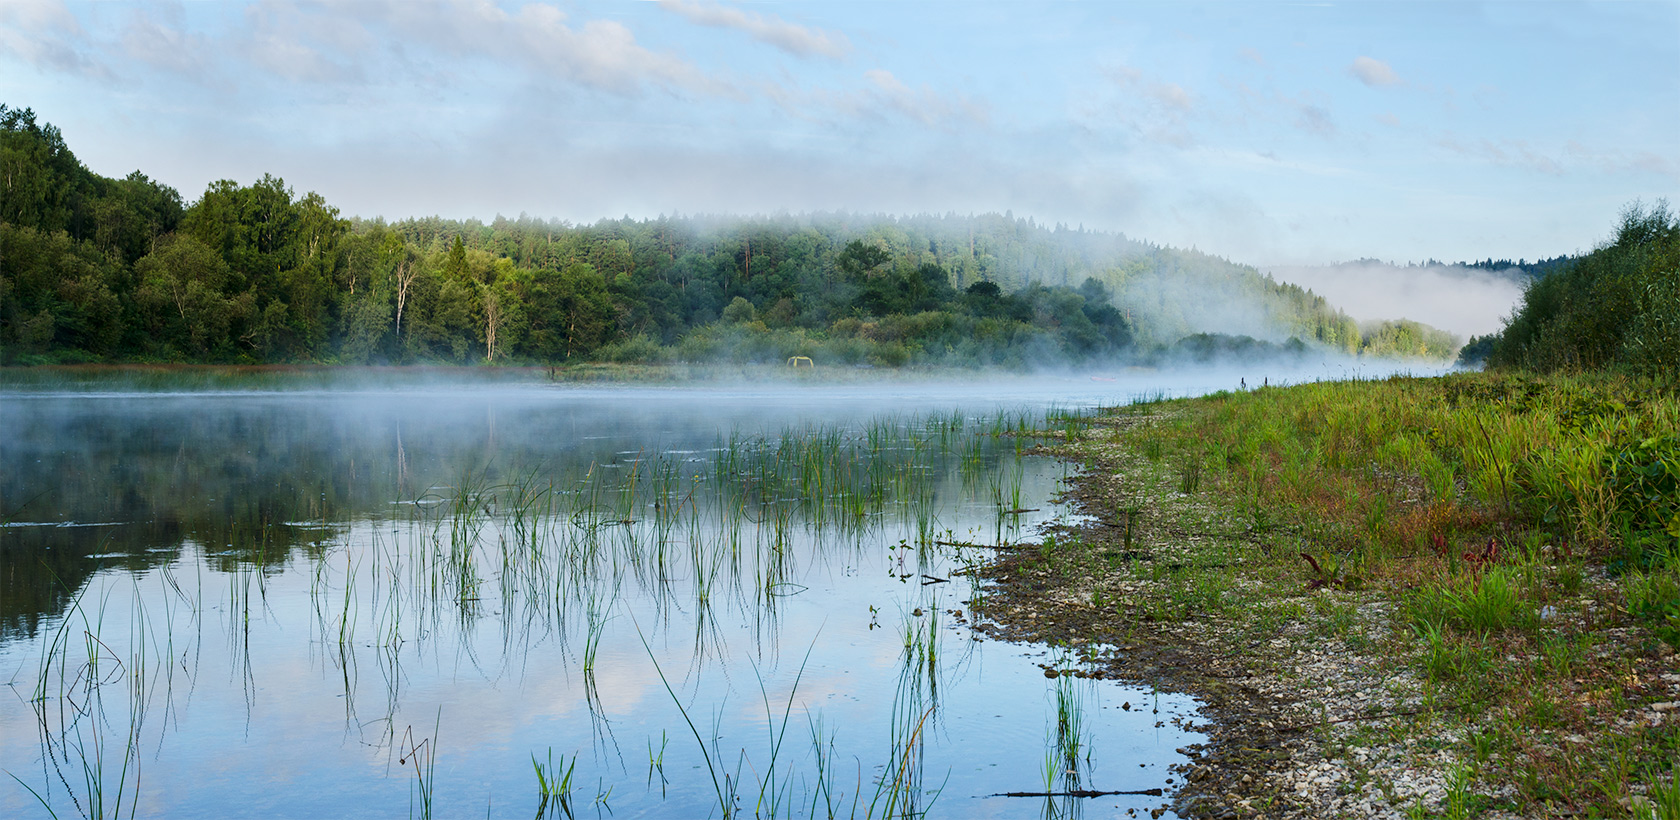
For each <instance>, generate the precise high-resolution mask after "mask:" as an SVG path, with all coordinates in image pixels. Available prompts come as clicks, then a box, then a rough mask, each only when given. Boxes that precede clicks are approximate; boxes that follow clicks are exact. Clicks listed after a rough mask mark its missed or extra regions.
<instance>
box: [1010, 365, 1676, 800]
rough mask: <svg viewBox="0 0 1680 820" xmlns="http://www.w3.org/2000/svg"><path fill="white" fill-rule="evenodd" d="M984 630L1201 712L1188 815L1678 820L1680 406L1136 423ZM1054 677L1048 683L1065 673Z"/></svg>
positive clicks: (1181, 785) (1633, 386) (1262, 401)
mask: <svg viewBox="0 0 1680 820" xmlns="http://www.w3.org/2000/svg"><path fill="white" fill-rule="evenodd" d="M1049 449H1050V450H1051V451H1052V452H1054V453H1055V454H1056V455H1058V456H1060V457H1062V458H1065V459H1068V460H1070V461H1072V462H1074V463H1075V464H1079V465H1082V466H1083V470H1082V471H1081V473H1080V475H1079V476H1078V477H1077V478H1076V479H1075V480H1074V481H1073V482H1072V483H1071V485H1070V489H1069V495H1070V496H1071V497H1072V500H1073V501H1074V502H1075V505H1076V507H1077V509H1078V510H1079V511H1080V512H1082V513H1084V514H1085V515H1086V516H1088V520H1087V521H1086V522H1084V523H1081V524H1078V525H1076V526H1070V527H1065V528H1062V529H1059V530H1056V531H1052V532H1051V533H1049V534H1048V537H1047V538H1046V539H1045V541H1044V543H1043V544H1041V545H1033V546H1031V547H1026V548H1021V549H1014V550H1006V551H1004V552H1002V553H1001V554H1000V556H999V558H998V560H997V561H995V562H994V563H992V564H991V565H989V566H988V567H986V568H984V569H983V570H981V573H982V574H983V576H984V577H986V578H987V579H988V580H989V581H990V582H991V583H990V584H989V587H988V593H987V595H986V596H985V598H984V599H983V601H981V602H980V607H981V611H982V613H983V614H984V615H985V617H986V619H987V620H986V624H985V626H984V629H985V630H986V631H987V632H989V633H990V634H991V635H992V636H994V637H998V638H1005V639H1011V640H1029V641H1042V642H1047V643H1051V644H1065V645H1067V646H1069V647H1070V648H1075V649H1078V650H1081V652H1080V654H1082V655H1083V656H1084V657H1085V658H1086V659H1087V661H1088V663H1087V664H1086V667H1085V670H1084V671H1085V673H1086V674H1096V675H1101V676H1105V677H1118V678H1125V679H1131V680H1136V681H1141V682H1144V683H1149V684H1153V685H1156V686H1159V687H1160V688H1162V689H1164V690H1175V691H1182V692H1188V693H1192V694H1194V695H1196V696H1198V697H1200V698H1202V699H1203V700H1204V702H1205V703H1206V708H1205V709H1204V712H1203V715H1204V717H1205V718H1206V719H1207V725H1206V726H1201V727H1198V728H1199V729H1201V730H1202V731H1205V732H1207V733H1208V737H1209V740H1208V742H1207V743H1206V744H1204V745H1203V746H1202V747H1200V748H1196V749H1192V750H1190V751H1191V752H1193V755H1192V756H1193V758H1194V759H1195V761H1196V762H1195V763H1194V764H1191V765H1190V766H1188V767H1187V768H1186V770H1185V771H1182V772H1180V773H1179V777H1178V778H1176V779H1177V780H1178V782H1177V783H1175V784H1173V785H1174V787H1175V788H1176V789H1177V791H1176V793H1175V794H1174V796H1173V798H1172V801H1171V804H1170V805H1171V807H1172V808H1173V809H1174V810H1176V811H1177V812H1178V813H1180V814H1182V815H1185V816H1193V817H1238V816H1265V817H1331V816H1334V817H1472V816H1482V817H1555V816H1571V815H1579V816H1606V817H1659V818H1672V817H1676V816H1680V789H1677V788H1676V785H1675V778H1676V774H1675V772H1674V771H1673V768H1672V767H1673V765H1674V763H1673V761H1674V760H1676V759H1680V711H1677V704H1680V656H1677V655H1676V646H1677V644H1680V549H1677V547H1676V541H1677V538H1680V509H1677V508H1676V504H1677V503H1680V501H1677V499H1676V498H1675V494H1674V493H1673V487H1674V484H1673V482H1674V481H1675V479H1676V478H1680V402H1677V401H1676V398H1675V396H1674V395H1673V393H1671V392H1663V391H1662V390H1661V389H1659V388H1658V387H1657V386H1655V385H1651V384H1647V383H1636V382H1627V381H1621V380H1616V379H1612V378H1606V377H1591V378H1587V377H1576V378H1547V379H1532V378H1518V377H1509V376H1497V375H1487V374H1461V375H1455V376H1450V377H1444V378H1437V379H1410V378H1395V379H1390V380H1387V381H1381V382H1332V383H1319V384H1309V385H1301V386H1296V387H1289V388H1269V389H1261V390H1255V391H1249V392H1241V393H1228V394H1216V395H1214V396H1210V397H1207V398H1204V399H1195V400H1184V401H1165V402H1155V403H1150V404H1140V405H1133V406H1131V407H1127V408H1120V409H1116V410H1113V411H1110V412H1107V413H1104V414H1102V415H1100V416H1098V417H1096V418H1095V419H1094V420H1093V422H1092V424H1091V425H1090V426H1089V427H1086V428H1084V429H1083V430H1078V429H1074V428H1069V430H1067V431H1063V432H1061V433H1060V434H1059V439H1058V440H1057V442H1056V443H1055V444H1054V445H1053V446H1051V447H1050V448H1049ZM1047 674H1049V672H1047Z"/></svg>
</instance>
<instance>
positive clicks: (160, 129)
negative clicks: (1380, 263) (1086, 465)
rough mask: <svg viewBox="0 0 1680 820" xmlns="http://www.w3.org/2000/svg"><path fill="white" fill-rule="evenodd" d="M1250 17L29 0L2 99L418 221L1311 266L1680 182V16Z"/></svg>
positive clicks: (7, 50) (1451, 243)
mask: <svg viewBox="0 0 1680 820" xmlns="http://www.w3.org/2000/svg"><path fill="white" fill-rule="evenodd" d="M1516 2H1517V3H1519V4H1521V3H1522V2H1523V0H1516ZM1220 9H1221V13H1220V14H1219V15H1216V16H1215V17H1208V16H1206V15H1205V14H1202V13H1201V11H1202V9H1201V7H1197V6H1194V5H1191V4H1184V5H1179V4H1170V5H1159V6H1157V5H1145V6H1111V5H1091V4H1050V5H1047V6H1042V7H1035V8H1034V9H1031V10H1026V9H1021V8H1018V7H1013V6H1007V5H1003V6H998V5H981V6H974V7H967V8H965V9H963V10H962V12H961V13H957V12H956V11H955V10H954V7H952V6H950V5H949V4H942V3H933V2H914V1H912V2H904V3H893V4H850V3H841V2H810V3H801V4H798V5H778V6H774V7H764V6H757V5H749V4H746V3H738V2H728V1H727V0H661V1H660V2H657V3H633V4H625V3H617V2H604V0H567V2H560V0H538V2H518V0H507V2H501V1H500V0H438V2H406V1H405V0H365V1H364V2H356V3H325V2H314V0H248V1H247V2H229V3H225V4H223V3H217V4H206V3H191V4H181V3H170V2H160V3H153V4H143V5H130V4H110V3H98V2H64V0H8V2H0V101H4V102H6V103H7V104H9V105H16V106H29V107H33V108H35V109H36V110H37V111H38V113H39V114H40V115H41V116H42V117H43V118H44V119H46V120H47V121H50V122H54V123H56V124H59V125H60V126H62V127H64V128H65V133H66V136H67V138H68V139H69V140H70V141H71V144H72V146H73V147H74V148H75V150H76V151H77V153H78V156H80V157H82V158H83V160H84V161H85V162H87V163H88V164H89V165H90V167H93V168H95V169H96V170H98V171H100V172H101V173H106V174H110V175H121V174H125V173H127V172H128V171H130V170H133V169H135V168H140V169H142V170H145V171H147V172H148V173H153V174H155V175H159V176H161V177H163V178H164V179H165V181H167V182H169V183H171V184H174V185H176V186H177V187H179V188H180V189H181V190H182V192H183V193H185V194H186V195H187V196H188V197H189V198H190V197H192V196H194V195H195V194H196V193H197V192H199V191H202V190H203V189H204V186H205V185H206V184H207V183H208V182H210V181H211V180H214V179H218V178H223V177H231V178H235V179H239V180H242V181H249V180H251V179H254V178H256V177H257V176H260V175H261V174H262V173H265V172H270V173H275V174H277V175H280V176H283V177H285V178H286V179H287V180H288V181H290V182H291V183H292V184H294V185H295V186H297V187H299V188H300V189H302V190H318V191H320V192H321V193H323V194H324V195H326V196H328V197H329V199H331V200H332V201H334V202H336V203H340V204H341V205H342V207H343V208H344V209H345V210H346V211H347V212H350V213H359V214H364V215H374V214H383V215H385V216H387V217H392V218H399V217H403V216H408V215H415V214H429V213H441V214H445V215H450V216H463V217H467V216H478V217H481V218H490V217H492V216H494V215H495V214H496V213H498V212H500V213H509V214H512V213H518V212H521V211H527V212H530V213H532V214H536V215H542V216H558V217H563V218H568V219H575V220H592V219H596V218H600V217H604V216H619V215H623V214H625V213H629V214H631V215H633V216H654V215H656V214H658V213H660V212H668V211H673V210H681V211H685V212H695V211H710V212H717V211H725V210H759V211H769V210H777V209H794V210H798V209H846V210H854V211H896V212H905V211H911V212H915V211H937V212H944V211H959V212H972V211H986V210H1000V211H1001V210H1013V211H1015V212H1016V213H1018V214H1022V215H1032V216H1035V217H1036V218H1038V219H1039V220H1041V221H1044V222H1050V223H1054V222H1064V223H1066V224H1068V225H1070V226H1077V225H1081V224H1082V225H1085V226H1087V227H1092V228H1102V229H1107V230H1118V231H1123V232H1125V233H1127V234H1129V235H1132V236H1136V237H1140V238H1145V239H1150V240H1154V241H1159V242H1165V243H1171V244H1176V245H1181V246H1195V247H1199V248H1202V249H1205V250H1210V251H1212V252H1215V253H1219V254H1222V255H1225V256H1228V257H1232V258H1236V259H1239V260H1241V261H1254V262H1260V263H1268V262H1270V263H1285V262H1294V261H1324V260H1327V259H1336V258H1355V257H1366V256H1382V257H1388V258H1414V259H1415V258H1425V257H1434V258H1484V257H1488V256H1494V257H1501V256H1508V257H1513V258H1514V257H1519V256H1526V257H1530V258H1534V257H1541V256H1551V255H1556V254H1558V253H1567V252H1571V251H1574V250H1577V249H1581V248H1583V247H1586V246H1590V245H1591V244H1592V242H1594V241H1595V240H1596V239H1597V238H1598V237H1600V236H1602V235H1603V234H1604V233H1605V232H1606V231H1607V230H1608V228H1609V223H1610V222H1611V221H1612V220H1613V218H1614V213H1615V212H1616V210H1617V209H1618V208H1619V207H1620V205H1621V204H1623V203H1625V202H1627V201H1629V200H1632V199H1634V198H1644V199H1647V200H1650V199H1654V198H1656V197H1660V196H1670V197H1674V198H1680V167H1677V164H1676V162H1675V160H1674V158H1675V157H1677V156H1680V136H1677V135H1680V78H1676V77H1675V76H1674V75H1673V72H1672V71H1668V70H1667V69H1669V68H1672V66H1673V65H1674V64H1675V62H1676V61H1680V44H1676V43H1675V42H1674V41H1673V38H1672V37H1663V36H1659V35H1660V34H1661V33H1662V32H1665V31H1667V32H1672V31H1673V30H1674V28H1675V26H1677V25H1680V8H1671V7H1667V6H1663V7H1650V6H1637V7H1636V6H1592V7H1583V8H1580V9H1575V8H1573V7H1571V8H1570V9H1559V8H1556V7H1553V6H1550V5H1546V4H1543V3H1541V4H1537V5H1534V6H1532V7H1531V6H1527V5H1522V6H1520V9H1519V10H1524V11H1527V12H1534V13H1536V14H1539V13H1542V12H1544V13H1545V14H1546V15H1551V16H1552V17H1558V18H1560V22H1558V23H1557V24H1556V25H1555V26H1554V29H1555V30H1553V29H1547V28H1544V27H1536V26H1532V25H1527V24H1522V25H1519V24H1516V23H1506V22H1502V20H1503V19H1504V18H1502V17H1482V18H1475V19H1467V18H1465V17H1464V16H1463V15H1461V14H1458V13H1456V12H1455V11H1454V10H1453V9H1450V8H1443V7H1440V6H1438V5H1434V4H1425V5H1419V6H1406V7H1404V8H1399V7H1388V6H1383V7H1371V6H1367V5H1365V4H1355V5H1353V6H1328V7H1320V6H1299V5H1293V4H1285V3H1261V4H1254V5H1252V6H1250V5H1244V6H1221V7H1220ZM1520 16H1521V15H1518V17H1520ZM1593 31H1607V32H1613V36H1606V37H1605V38H1604V39H1603V40H1602V41H1593V40H1592V39H1591V38H1590V37H1589V36H1588V35H1589V34H1590V33H1591V32H1593ZM1346 42H1359V43H1360V44H1361V45H1360V46H1359V48H1360V52H1358V53H1355V54H1353V55H1351V56H1350V55H1349V54H1348V52H1347V51H1346V49H1345V46H1342V45H1339V44H1341V43H1346ZM1396 66H1398V67H1400V68H1398V69H1397V68H1396ZM1603 76H1616V77H1619V78H1622V80H1621V81H1620V82H1618V83H1615V84H1609V85H1606V84H1605V83H1603V82H1600V81H1598V80H1597V79H1595V78H1600V77H1603ZM1560 110H1568V111H1570V112H1571V116H1569V117H1558V116H1556V112H1557V111H1560Z"/></svg>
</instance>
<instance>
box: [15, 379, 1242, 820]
mask: <svg viewBox="0 0 1680 820" xmlns="http://www.w3.org/2000/svg"><path fill="white" fill-rule="evenodd" d="M1225 386H1230V385H1225V384H1222V383H1213V384H1209V385H1198V384H1189V383H1186V384H1181V385H1177V386H1174V387H1173V388H1172V389H1173V391H1174V392H1197V391H1199V390H1201V389H1205V388H1206V387H1225ZM1141 392H1143V391H1141V390H1139V389H1138V385H1135V384H1125V383H1109V382H1104V381H1097V382H1093V381H1088V380H1084V379H1066V380H1060V381H1054V380H1052V381H1042V380H1041V381H1035V382H1015V383H1005V384H999V385H987V386H985V387H979V386H976V385H964V384H944V385H920V386H916V385H895V386H889V387H884V388H883V387H863V386H841V387H818V386H809V387H744V388H722V387H693V388H588V389H585V388H575V387H548V386H537V385H533V386H498V387H485V386H482V385H480V386H477V387H432V388H420V389H398V390H382V391H355V390H331V391H303V392H239V391H227V392H191V393H166V392H155V391H154V392H144V393H142V392H123V391H120V390H87V389H82V390H59V391H51V390H42V389H32V390H27V391H18V390H13V391H10V392H5V393H0V419H3V426H4V430H5V432H4V435H3V436H0V464H3V465H4V472H3V474H0V515H5V516H7V520H6V521H5V523H4V527H3V528H0V571H3V578H0V676H3V679H4V681H5V683H6V684H7V690H6V691H5V692H3V693H0V768H3V769H4V770H5V771H6V772H7V773H9V774H10V775H12V776H13V777H6V778H4V779H3V781H0V813H3V814H5V815H6V816H13V817H21V816H37V815H39V816H45V815H46V814H47V809H46V808H45V807H43V805H42V803H43V801H44V802H45V803H47V804H50V806H51V808H52V811H53V812H56V814H57V815H58V816H60V817H66V816H76V815H78V814H99V813H101V812H103V813H106V814H109V813H112V812H114V811H118V810H120V811H121V812H123V813H125V814H126V813H127V812H129V811H130V809H133V811H134V814H135V815H137V816H169V817H222V816H230V815H233V816H265V817H317V816H347V817H348V816H355V817H362V816H366V817H404V816H425V815H427V814H428V813H429V814H431V815H434V816H438V817H456V816H468V815H471V816H491V817H529V816H531V815H533V814H534V813H537V814H542V813H544V812H546V814H547V815H548V816H552V817H565V816H567V815H568V814H570V815H573V816H581V815H591V816H602V817H608V816H610V817H698V816H706V815H708V814H710V815H712V816H721V815H722V814H723V813H724V810H723V807H724V806H728V807H730V809H731V810H732V811H738V812H739V813H740V815H741V816H754V815H761V816H762V815H786V816H825V817H826V816H865V815H874V816H888V815H894V816H902V815H907V814H920V813H922V812H927V813H928V814H929V815H930V816H945V817H1028V816H1033V817H1037V816H1043V815H1045V814H1046V813H1047V812H1048V813H1053V814H1057V815H1062V814H1070V813H1072V814H1079V813H1089V814H1090V815H1091V816H1105V817H1106V816H1113V815H1115V814H1122V815H1123V814H1125V813H1126V810H1127V809H1137V810H1139V811H1140V813H1141V811H1142V810H1143V809H1147V808H1154V807H1158V806H1160V805H1161V804H1162V802H1163V801H1162V799H1161V798H1152V797H1144V796H1139V797H1128V796H1116V797H1106V798H1100V799H1092V800H1083V801H1070V800H1057V801H1048V802H1047V801H1044V800H1032V799H1018V798H1004V797H992V796H991V795H993V794H995V793H998V792H1003V791H1043V790H1046V786H1047V785H1048V786H1049V787H1050V788H1052V789H1063V788H1067V787H1070V786H1077V787H1081V788H1088V789H1103V790H1139V789H1150V788H1159V787H1162V786H1163V785H1165V783H1164V781H1165V779H1166V778H1167V777H1168V776H1169V774H1168V772H1167V767H1168V766H1169V765H1171V764H1172V763H1174V762H1177V761H1179V760H1180V759H1181V758H1180V757H1179V756H1178V755H1177V754H1176V753H1175V752H1174V749H1175V748H1177V747H1180V746H1183V745H1185V744H1186V743H1191V742H1195V741H1196V740H1197V739H1198V737H1197V736H1196V735H1194V734H1193V733H1187V732H1185V731H1183V730H1181V729H1180V728H1179V727H1178V725H1177V724H1175V722H1174V720H1175V718H1176V719H1183V718H1186V717H1189V716H1192V715H1193V714H1194V708H1195V704H1194V703H1193V702H1190V701H1188V700H1187V699H1184V698H1180V697H1177V696H1168V695H1156V694H1155V693H1153V692H1152V691H1151V690H1150V689H1149V688H1148V687H1147V685H1145V686H1141V687H1140V686H1135V685H1133V686H1128V685H1122V684H1119V683H1116V682H1112V681H1090V680H1085V679H1079V678H1073V677H1064V678H1057V679H1049V678H1047V677H1046V676H1045V674H1044V669H1043V668H1042V666H1041V664H1050V665H1054V666H1060V667H1065V668H1079V666H1080V655H1079V652H1078V651H1077V650H1068V649H1056V648H1046V647H1042V646H1038V647H1034V646H1022V645H1013V644H1002V643H994V642H989V641H980V640H978V639H977V638H976V637H975V636H974V635H973V634H971V632H970V631H969V628H968V623H969V621H970V619H971V618H972V617H973V615H972V607H973V604H974V603H975V602H976V601H979V600H983V597H984V590H983V589H981V588H977V587H976V586H975V585H974V584H973V583H971V582H970V580H969V579H968V577H967V576H966V575H964V571H965V568H967V567H969V566H972V565H974V564H975V563H977V562H981V561H984V560H986V559H987V558H988V557H989V552H990V551H989V550H987V549H986V548H985V547H984V546H983V545H991V544H998V543H1007V542H1015V541H1020V540H1023V539H1030V538H1032V537H1033V536H1034V535H1035V530H1036V527H1037V525H1038V524H1040V523H1042V522H1044V521H1046V520H1049V519H1051V518H1054V517H1056V516H1059V515H1066V513H1065V511H1063V510H1060V509H1058V508H1057V507H1056V506H1055V505H1054V504H1053V503H1052V502H1051V499H1052V498H1053V497H1054V496H1055V494H1056V492H1057V490H1058V487H1059V484H1060V482H1061V481H1062V480H1063V479H1064V478H1065V477H1066V474H1065V472H1064V471H1065V469H1066V467H1065V466H1063V465H1060V464H1058V463H1056V462H1053V461H1050V460H1048V459H1042V458H1036V457H1030V456H1023V455H1020V454H1019V449H1020V447H1019V445H1018V442H1019V441H1020V440H1019V439H1017V438H1016V437H1013V436H1009V435H996V434H997V433H999V432H1000V431H1003V430H1006V429H1007V428H1009V427H1015V426H1020V425H1022V424H1024V423H1026V422H1029V421H1030V422H1032V423H1034V424H1036V423H1038V422H1040V421H1041V420H1042V419H1043V418H1044V416H1045V411H1046V409H1047V408H1049V407H1051V406H1058V407H1061V408H1076V407H1089V406H1092V405H1096V404H1118V403H1123V402H1125V401H1128V400H1130V399H1132V398H1134V397H1136V396H1137V395H1138V394H1139V393H1141ZM1023 510H1025V511H1023ZM1070 752H1071V753H1072V754H1073V756H1074V760H1073V761H1072V762H1071V763H1070V761H1069V760H1068V754H1069V753H1070ZM533 760H535V761H536V762H537V763H538V764H540V765H541V766H542V768H543V769H544V774H545V775H546V776H547V777H550V778H561V779H565V780H566V787H567V788H566V789H564V790H560V791H563V792H564V799H563V800H562V798H561V796H560V795H558V794H557V795H556V796H554V797H552V798H550V799H549V800H548V801H547V802H546V804H545V803H544V801H543V799H542V797H541V795H540V785H539V776H538V773H537V771H536V769H535V768H534V764H533ZM568 774H569V778H567V775H568ZM14 778H15V779H14ZM554 790H555V789H551V791H554Z"/></svg>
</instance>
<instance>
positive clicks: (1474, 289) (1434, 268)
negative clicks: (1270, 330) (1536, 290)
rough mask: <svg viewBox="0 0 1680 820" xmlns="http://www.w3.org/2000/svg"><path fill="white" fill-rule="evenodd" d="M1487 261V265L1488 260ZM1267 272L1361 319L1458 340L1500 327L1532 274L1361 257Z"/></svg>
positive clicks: (1510, 268) (1523, 269) (1521, 268)
mask: <svg viewBox="0 0 1680 820" xmlns="http://www.w3.org/2000/svg"><path fill="white" fill-rule="evenodd" d="M1490 264H1491V263H1490ZM1266 273H1267V274H1269V275H1271V276H1272V277H1273V278H1275V279H1277V280H1278V281H1280V282H1288V283H1290V284H1293V285H1297V286H1300V287H1302V288H1305V289H1307V290H1309V291H1311V292H1313V293H1317V294H1320V295H1322V296H1323V297H1324V298H1325V299H1327V300H1329V301H1330V302H1331V303H1333V304H1335V305H1336V306H1337V307H1338V308H1340V309H1342V310H1343V311H1346V312H1347V314H1348V315H1349V316H1352V317H1353V318H1354V319H1356V320H1358V321H1359V322H1361V323H1365V324H1368V323H1373V322H1381V321H1384V320H1393V319H1400V318H1405V319H1411V320H1414V321H1417V322H1421V323H1424V324H1428V325H1431V326H1433V327H1437V328H1440V329H1442V330H1445V331H1447V332H1449V333H1452V334H1454V335H1456V336H1458V337H1460V338H1469V337H1471V336H1480V335H1484V334H1488V333H1493V332H1495V331H1497V330H1499V328H1500V326H1501V325H1502V324H1503V322H1504V320H1505V317H1507V316H1509V315H1510V314H1511V311H1512V309H1514V308H1515V307H1516V305H1517V303H1518V302H1520V301H1521V300H1522V294H1523V290H1524V289H1525V288H1527V287H1528V286H1529V284H1531V283H1532V282H1533V281H1534V280H1535V278H1537V277H1535V276H1533V275H1531V274H1530V268H1529V267H1527V266H1526V263H1525V266H1518V265H1517V264H1515V263H1512V264H1510V265H1508V266H1506V267H1500V268H1484V267H1479V266H1478V267H1472V266H1469V265H1465V264H1450V265H1449V264H1441V263H1435V262H1430V263H1425V264H1422V265H1410V264H1408V265H1395V264H1392V263H1388V262H1381V261H1378V260H1375V259H1361V260H1358V261H1355V262H1343V263H1340V264H1336V265H1323V266H1289V267H1270V268H1267V269H1266Z"/></svg>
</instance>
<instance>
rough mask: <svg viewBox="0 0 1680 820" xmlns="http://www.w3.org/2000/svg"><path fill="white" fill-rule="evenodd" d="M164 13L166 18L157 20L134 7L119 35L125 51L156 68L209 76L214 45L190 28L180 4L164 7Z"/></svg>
mask: <svg viewBox="0 0 1680 820" xmlns="http://www.w3.org/2000/svg"><path fill="white" fill-rule="evenodd" d="M160 16H161V18H162V19H157V18H154V17H151V16H148V15H147V14H146V12H145V11H143V10H142V9H140V8H136V9H134V13H133V14H132V15H131V16H130V17H129V20H128V24H127V25H125V26H124V27H123V30H122V33H121V34H119V35H118V43H119V46H120V48H121V50H122V53H123V54H124V55H126V56H127V57H128V58H130V59H133V60H138V61H140V62H142V63H145V64H146V65H149V66H152V67H153V68H158V69H162V70H164V71H169V72H172V73H175V74H180V75H183V76H187V77H191V78H194V79H198V80H204V79H208V78H207V77H206V76H205V75H206V72H207V67H208V66H209V64H210V58H211V55H212V54H213V52H214V51H215V46H214V44H213V43H211V42H210V41H209V40H208V38H205V37H203V36H201V35H197V34H193V33H190V32H188V31H187V30H186V27H185V25H184V19H183V18H184V17H185V14H184V13H183V10H182V9H181V7H180V6H167V7H164V8H163V9H162V14H161V15H160Z"/></svg>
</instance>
